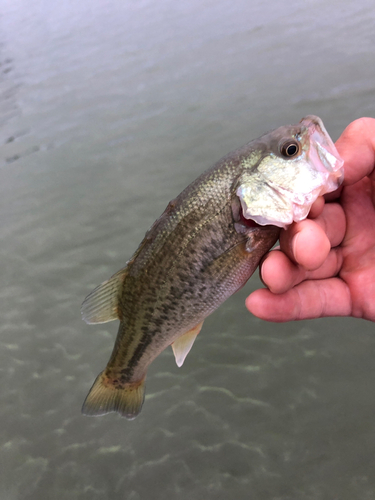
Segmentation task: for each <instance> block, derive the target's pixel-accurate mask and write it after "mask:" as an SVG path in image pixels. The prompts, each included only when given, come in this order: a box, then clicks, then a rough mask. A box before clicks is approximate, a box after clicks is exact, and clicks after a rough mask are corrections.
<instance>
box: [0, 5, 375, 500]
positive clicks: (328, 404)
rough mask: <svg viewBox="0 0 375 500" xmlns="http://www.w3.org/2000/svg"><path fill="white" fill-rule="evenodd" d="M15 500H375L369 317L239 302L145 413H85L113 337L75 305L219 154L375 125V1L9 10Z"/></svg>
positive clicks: (7, 315)
mask: <svg viewBox="0 0 375 500" xmlns="http://www.w3.org/2000/svg"><path fill="white" fill-rule="evenodd" d="M1 11H2V12H1V17H0V63H1V66H0V86H1V87H0V88H1V98H0V121H1V134H0V144H2V146H1V158H0V176H1V182H0V214H1V216H0V217H1V226H0V238H1V245H0V262H1V268H0V276H1V284H2V286H1V288H0V295H1V301H0V315H1V322H0V329H1V335H0V357H1V364H0V373H1V393H0V415H1V440H0V447H1V449H0V465H1V467H0V498H1V499H4V500H12V499H27V500H40V499H44V498H45V499H47V498H53V499H56V500H63V499H69V500H73V499H79V500H83V499H90V500H96V499H98V500H103V499H111V500H113V499H129V500H144V499H146V500H148V499H153V500H158V499H165V498H178V499H181V500H196V499H203V498H204V499H206V500H210V499H212V500H213V499H215V500H226V499H228V498H236V499H237V500H242V499H249V498H251V499H254V500H263V499H264V500H268V499H272V500H325V499H327V500H332V499H336V498H337V499H340V500H346V499H347V500H355V499H360V500H370V499H371V500H372V499H373V498H375V478H374V474H373V471H374V469H375V458H374V457H375V424H374V414H375V365H374V362H373V359H374V354H375V337H374V325H373V324H372V323H370V322H365V321H360V320H354V319H342V318H341V319H339V318H331V319H325V320H315V321H304V322H298V323H287V324H282V325H277V324H270V323H266V322H263V321H260V320H258V319H256V318H254V317H252V316H251V315H250V314H249V313H248V312H247V310H246V309H245V307H244V299H245V297H246V296H247V294H248V293H250V291H251V290H253V289H255V288H257V287H259V286H261V283H260V281H259V279H258V277H257V276H254V277H253V278H252V279H251V280H250V282H249V283H248V285H247V286H246V287H245V289H244V290H242V291H241V292H239V293H238V294H236V295H235V296H234V297H232V298H231V299H230V300H228V301H227V302H226V303H225V304H224V306H222V307H221V308H220V309H219V310H218V311H217V312H215V314H213V315H212V316H211V317H210V318H208V319H207V320H206V321H205V324H204V328H203V330H202V333H201V334H200V335H199V338H198V339H197V341H196V344H195V345H194V347H193V349H192V351H191V353H190V354H189V356H188V357H187V359H186V361H185V364H184V365H183V367H182V368H180V369H178V368H177V367H176V365H175V363H174V359H173V356H172V352H171V350H169V349H168V350H167V351H165V352H164V353H163V354H162V355H161V356H160V357H159V358H158V359H157V360H156V361H155V362H154V363H153V365H152V366H151V368H150V370H149V375H148V380H147V397H146V402H145V405H144V408H143V410H142V413H141V415H140V416H139V417H138V418H137V419H136V420H135V421H131V422H129V421H126V420H125V419H121V418H120V417H118V416H117V415H108V416H106V417H103V418H97V419H90V418H85V417H83V416H81V414H80V408H81V404H82V402H83V400H84V398H85V396H86V393H87V391H88V389H89V388H90V386H91V384H92V382H93V380H94V378H95V376H96V375H97V373H98V372H99V371H100V370H102V369H103V367H104V366H105V364H106V362H107V359H108V357H109V355H110V353H111V350H112V345H113V341H114V337H115V335H116V332H117V325H116V324H114V323H110V324H107V325H97V326H91V327H89V326H87V325H85V323H83V322H82V321H81V318H80V311H79V309H80V304H81V302H82V300H83V298H84V297H85V295H86V294H87V293H88V292H89V291H91V289H92V288H93V287H94V286H96V285H97V284H99V283H100V282H102V281H103V280H105V279H107V278H108V277H109V276H111V274H113V273H114V272H115V271H117V270H118V269H119V268H121V267H123V266H124V264H125V262H126V260H127V259H128V258H129V257H130V256H131V255H132V253H133V251H134V250H135V248H136V247H137V245H138V243H139V242H140V240H141V239H142V237H143V235H144V233H145V231H146V230H147V229H148V227H149V226H150V225H151V224H152V222H153V221H154V219H155V217H156V216H158V215H159V214H160V213H161V212H162V211H163V210H164V208H165V206H166V205H167V203H168V201H169V200H170V199H172V198H173V197H174V196H176V195H177V194H178V193H179V192H180V191H181V190H182V189H183V188H184V187H185V186H186V185H187V184H188V183H189V182H190V181H192V180H193V179H194V178H195V177H196V176H197V175H198V174H199V173H201V172H202V171H203V170H204V169H206V168H208V167H209V166H211V165H212V164H213V163H214V162H215V161H216V160H218V159H219V158H220V157H221V156H223V155H224V154H226V153H228V152H229V151H231V150H233V149H235V148H236V147H238V146H240V145H242V144H244V143H246V142H248V141H249V140H251V139H253V138H256V137H257V136H259V135H261V134H262V133H263V132H265V131H267V130H270V129H272V128H274V127H276V126H279V125H282V124H286V123H295V122H297V121H298V120H300V119H301V118H302V117H303V116H304V115H306V114H312V113H313V114H316V115H319V116H321V118H322V119H323V121H324V123H325V125H326V127H327V130H328V131H329V133H330V134H331V135H332V137H333V138H334V139H337V137H338V136H339V135H340V133H341V132H342V130H343V129H344V128H345V126H346V125H347V124H348V123H349V122H351V121H352V120H354V119H355V118H357V117H360V116H364V115H367V116H374V117H375V99H374V90H375V89H374V82H375V66H374V47H375V35H374V33H375V31H374V21H375V11H374V8H373V3H372V2H370V0H367V1H365V0H363V1H360V2H349V1H348V0H343V1H340V2H334V1H331V2H327V1H322V0H314V1H313V0H310V1H307V2H303V3H301V2H297V1H296V0H291V1H289V2H288V4H287V5H286V4H285V5H284V4H282V3H280V2H277V1H276V0H270V1H269V2H267V4H265V3H264V2H263V1H262V2H261V1H258V0H254V1H252V2H248V1H245V0H237V1H234V2H233V1H232V0H231V1H229V0H216V1H215V2H213V1H203V2H202V1H199V2H198V1H196V0H193V1H189V2H187V1H183V2H173V1H171V0H161V1H158V2H151V1H150V0H144V1H139V2H135V1H130V0H129V1H125V2H114V1H103V0H90V1H88V0H82V1H81V2H78V3H77V2H73V1H70V2H69V1H66V2H62V3H52V4H51V3H49V2H45V1H43V0H36V1H34V2H32V3H30V2H26V1H24V0H13V1H12V2H11V1H10V0H4V2H3V5H2V9H1Z"/></svg>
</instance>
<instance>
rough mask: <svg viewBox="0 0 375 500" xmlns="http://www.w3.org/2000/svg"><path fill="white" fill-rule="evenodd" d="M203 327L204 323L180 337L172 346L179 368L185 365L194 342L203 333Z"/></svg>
mask: <svg viewBox="0 0 375 500" xmlns="http://www.w3.org/2000/svg"><path fill="white" fill-rule="evenodd" d="M202 325H203V321H202V323H199V325H197V326H195V327H194V328H192V329H191V330H189V331H188V332H186V333H184V334H183V335H181V337H178V339H177V340H175V341H174V342H173V343H172V344H171V346H172V349H173V354H174V357H175V359H176V363H177V366H178V367H180V366H182V365H183V364H184V361H185V358H186V356H187V355H188V354H189V351H190V349H191V348H192V347H193V344H194V341H195V339H196V338H197V335H198V333H199V332H200V331H201V328H202Z"/></svg>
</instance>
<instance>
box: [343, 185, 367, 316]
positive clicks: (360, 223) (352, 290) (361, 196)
mask: <svg viewBox="0 0 375 500" xmlns="http://www.w3.org/2000/svg"><path fill="white" fill-rule="evenodd" d="M374 201H375V182H374V181H371V180H370V179H369V178H368V177H365V178H363V179H361V180H360V181H359V182H357V183H356V184H354V185H353V186H347V187H345V188H344V190H343V192H342V194H341V205H342V208H343V210H344V212H345V215H346V224H347V229H346V234H345V236H344V239H343V241H342V243H341V245H340V247H339V248H340V250H341V256H342V266H341V269H340V271H339V273H338V276H339V277H340V278H341V279H342V280H343V281H344V282H345V283H346V285H347V288H348V293H349V300H350V303H351V315H352V316H355V317H360V318H365V319H368V320H372V321H375V203H374Z"/></svg>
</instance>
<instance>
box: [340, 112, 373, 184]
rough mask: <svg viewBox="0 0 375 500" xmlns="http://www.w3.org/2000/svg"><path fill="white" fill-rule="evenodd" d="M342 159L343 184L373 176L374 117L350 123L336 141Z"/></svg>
mask: <svg viewBox="0 0 375 500" xmlns="http://www.w3.org/2000/svg"><path fill="white" fill-rule="evenodd" d="M336 147H337V150H338V152H339V154H340V156H341V157H342V158H343V160H344V170H345V177H344V185H351V184H354V183H355V182H357V181H359V180H360V179H362V178H363V177H365V176H370V175H372V176H373V178H374V176H375V173H374V167H375V119H374V118H359V119H358V120H355V121H354V122H352V123H350V125H348V126H347V127H346V129H345V130H344V132H343V133H342V134H341V136H340V137H339V139H338V140H337V141H336Z"/></svg>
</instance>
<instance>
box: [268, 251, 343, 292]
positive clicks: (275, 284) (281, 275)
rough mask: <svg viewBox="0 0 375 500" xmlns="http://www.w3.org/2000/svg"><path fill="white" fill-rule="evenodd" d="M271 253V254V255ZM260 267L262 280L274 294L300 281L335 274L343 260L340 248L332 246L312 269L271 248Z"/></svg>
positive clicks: (284, 290) (323, 277)
mask: <svg viewBox="0 0 375 500" xmlns="http://www.w3.org/2000/svg"><path fill="white" fill-rule="evenodd" d="M271 254H272V255H271ZM271 254H270V256H269V258H268V259H267V262H265V263H264V265H263V267H262V275H261V277H262V281H263V283H264V284H265V285H266V286H267V287H268V288H269V290H270V291H271V292H272V293H274V294H281V293H285V292H287V291H288V290H290V289H291V288H293V287H294V286H296V285H298V284H299V283H301V282H302V281H305V280H307V279H309V280H321V279H326V278H331V277H333V276H336V275H337V274H338V273H339V271H340V269H341V267H342V262H343V254H342V249H341V248H333V249H332V250H331V251H330V252H329V254H328V256H327V258H326V259H325V261H324V262H323V264H322V265H321V266H320V267H319V268H318V269H316V270H314V271H306V269H304V268H303V267H301V266H299V265H296V264H294V263H293V262H291V261H290V260H289V259H288V257H287V256H286V255H285V254H284V253H283V252H281V251H280V250H273V251H272V252H271Z"/></svg>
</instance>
